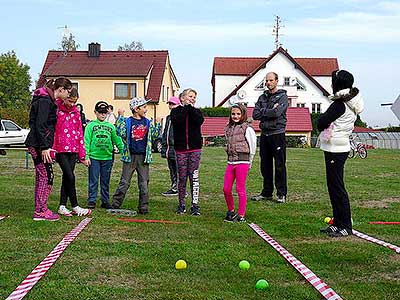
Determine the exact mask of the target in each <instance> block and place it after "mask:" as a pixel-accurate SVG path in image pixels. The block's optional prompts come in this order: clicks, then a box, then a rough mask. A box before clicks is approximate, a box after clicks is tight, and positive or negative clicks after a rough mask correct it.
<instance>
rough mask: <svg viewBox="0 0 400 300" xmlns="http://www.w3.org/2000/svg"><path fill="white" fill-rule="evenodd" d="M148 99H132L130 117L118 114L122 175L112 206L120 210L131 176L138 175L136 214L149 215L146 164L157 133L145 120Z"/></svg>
mask: <svg viewBox="0 0 400 300" xmlns="http://www.w3.org/2000/svg"><path fill="white" fill-rule="evenodd" d="M147 102H148V100H146V99H144V98H133V99H132V100H131V101H130V102H129V108H130V110H131V111H132V116H131V117H129V118H125V117H124V116H123V113H124V111H123V110H119V111H118V118H117V121H116V122H115V126H116V128H117V134H118V135H119V136H120V137H122V140H123V142H124V148H123V150H122V151H121V153H122V159H121V160H122V164H123V165H122V175H121V179H120V182H119V184H118V187H117V190H116V191H115V193H114V195H113V200H112V206H113V208H116V209H119V208H120V207H121V205H122V202H123V201H124V199H125V195H126V192H127V191H128V188H129V186H130V184H131V179H132V175H133V173H134V172H135V171H137V173H138V186H139V204H138V213H139V214H147V213H148V212H149V189H148V185H149V164H150V163H151V162H152V153H151V143H152V139H153V138H155V137H153V136H152V134H153V133H154V132H156V130H154V126H153V124H152V123H151V121H150V120H149V119H147V118H146V112H147V107H146V104H147Z"/></svg>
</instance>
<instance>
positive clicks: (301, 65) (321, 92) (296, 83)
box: [211, 48, 339, 112]
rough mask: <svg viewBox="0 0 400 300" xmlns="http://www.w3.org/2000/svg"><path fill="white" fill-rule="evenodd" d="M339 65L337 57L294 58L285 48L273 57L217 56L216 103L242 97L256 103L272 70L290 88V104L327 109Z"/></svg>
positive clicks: (292, 105)
mask: <svg viewBox="0 0 400 300" xmlns="http://www.w3.org/2000/svg"><path fill="white" fill-rule="evenodd" d="M337 69H339V65H338V62H337V59H336V58H293V57H292V56H290V54H289V53H288V52H287V51H286V50H284V49H283V48H278V49H277V50H276V51H274V53H272V54H271V55H270V56H269V57H215V58H214V65H213V74H212V79H211V83H212V87H213V106H228V105H229V102H228V100H229V99H230V98H231V97H232V96H235V97H238V98H239V99H240V100H241V101H243V102H247V103H248V106H249V107H252V106H254V104H255V102H256V101H257V99H258V97H259V96H260V94H261V93H262V92H263V91H264V78H265V75H266V74H267V73H268V72H275V73H277V74H278V76H279V83H278V85H279V87H278V88H281V89H285V90H286V91H287V95H288V98H289V106H290V107H306V108H308V109H309V111H310V112H324V111H325V110H326V109H327V108H328V106H329V103H328V98H327V96H328V95H329V94H330V93H332V88H331V82H330V78H331V73H332V71H334V70H337Z"/></svg>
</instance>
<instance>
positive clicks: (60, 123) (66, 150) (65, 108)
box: [53, 88, 91, 217]
mask: <svg viewBox="0 0 400 300" xmlns="http://www.w3.org/2000/svg"><path fill="white" fill-rule="evenodd" d="M78 98H79V95H78V91H77V90H76V89H75V88H73V89H72V90H71V92H70V94H69V97H68V98H67V99H65V100H62V99H57V100H56V104H57V124H56V130H55V133H54V145H53V149H54V150H55V151H56V161H57V162H58V164H59V165H60V168H61V170H62V172H63V175H62V184H61V193H60V207H59V209H58V213H59V214H60V215H64V216H66V217H72V215H73V214H75V215H78V216H86V215H90V213H91V210H90V209H86V208H82V207H80V206H79V205H78V199H77V197H76V189H75V174H74V170H75V163H76V161H77V160H79V161H80V162H81V163H83V164H84V165H85V166H87V165H88V163H87V161H86V151H85V145H84V141H83V131H82V122H81V115H80V113H79V111H78V109H77V108H76V105H75V104H76V101H77V100H78ZM68 198H69V200H70V201H71V207H72V211H70V210H69V209H68V208H66V204H67V199H68Z"/></svg>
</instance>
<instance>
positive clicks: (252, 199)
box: [250, 194, 272, 201]
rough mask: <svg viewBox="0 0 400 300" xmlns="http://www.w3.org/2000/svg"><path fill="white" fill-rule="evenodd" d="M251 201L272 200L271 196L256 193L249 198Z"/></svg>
mask: <svg viewBox="0 0 400 300" xmlns="http://www.w3.org/2000/svg"><path fill="white" fill-rule="evenodd" d="M250 200H251V201H271V200H272V196H270V197H265V196H263V195H261V194H260V195H256V196H252V197H251V198H250Z"/></svg>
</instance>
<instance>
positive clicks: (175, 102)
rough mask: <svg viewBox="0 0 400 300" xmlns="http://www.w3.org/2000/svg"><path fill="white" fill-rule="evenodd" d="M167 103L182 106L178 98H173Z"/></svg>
mask: <svg viewBox="0 0 400 300" xmlns="http://www.w3.org/2000/svg"><path fill="white" fill-rule="evenodd" d="M167 103H172V104H175V105H180V104H181V100H179V98H178V97H175V96H173V97H171V98H169V100H168V102H167Z"/></svg>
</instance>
